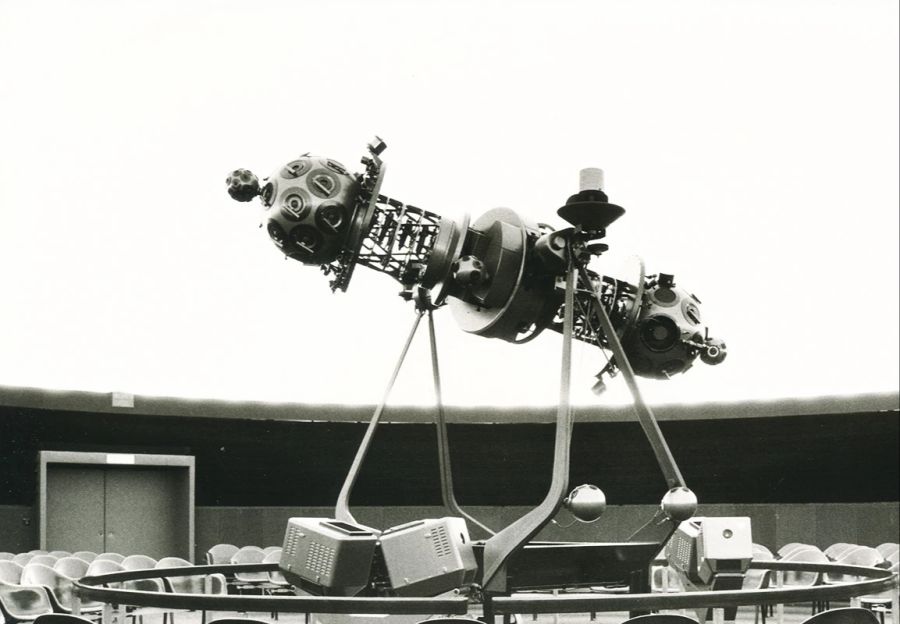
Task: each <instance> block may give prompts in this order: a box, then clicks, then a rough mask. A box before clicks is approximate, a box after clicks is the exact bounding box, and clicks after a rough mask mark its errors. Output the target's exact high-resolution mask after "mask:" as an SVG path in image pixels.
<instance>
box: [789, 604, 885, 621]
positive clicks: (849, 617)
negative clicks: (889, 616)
mask: <svg viewBox="0 0 900 624" xmlns="http://www.w3.org/2000/svg"><path fill="white" fill-rule="evenodd" d="M803 624H878V618H876V617H875V614H873V613H872V612H871V611H869V610H868V609H861V608H859V607H845V608H843V609H831V610H829V611H822V612H821V613H816V614H815V615H813V616H811V617H809V618H807V619H806V620H804V622H803Z"/></svg>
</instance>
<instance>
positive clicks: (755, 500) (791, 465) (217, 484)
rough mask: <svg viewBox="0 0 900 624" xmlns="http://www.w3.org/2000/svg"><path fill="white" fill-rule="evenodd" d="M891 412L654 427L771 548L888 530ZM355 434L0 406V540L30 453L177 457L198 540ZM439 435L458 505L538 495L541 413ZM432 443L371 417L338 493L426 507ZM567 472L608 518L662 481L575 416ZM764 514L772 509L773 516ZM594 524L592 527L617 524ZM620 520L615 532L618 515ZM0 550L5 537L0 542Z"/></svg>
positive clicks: (342, 461) (705, 491)
mask: <svg viewBox="0 0 900 624" xmlns="http://www.w3.org/2000/svg"><path fill="white" fill-rule="evenodd" d="M898 424H900V418H898V412H896V411H887V412H884V411H879V412H857V413H840V414H827V415H816V414H806V415H799V416H782V417H764V418H723V419H717V420H685V421H675V420H670V421H664V422H661V423H660V426H661V428H662V430H663V432H664V433H665V435H666V437H667V439H668V441H669V444H670V446H671V448H672V450H673V453H674V455H675V457H676V458H677V460H678V462H679V465H680V467H681V469H682V472H683V473H684V476H685V479H686V481H687V483H688V484H689V485H690V486H691V487H692V489H694V491H695V492H696V493H697V495H698V497H699V499H700V500H701V501H702V502H703V503H704V504H705V505H707V506H712V507H715V508H723V509H725V508H729V509H731V508H733V509H738V510H739V509H749V510H750V511H752V512H753V514H752V515H753V517H754V522H755V524H756V525H757V526H756V528H755V530H756V531H757V533H758V534H759V535H761V536H767V537H766V539H771V540H772V544H777V543H779V542H782V543H783V540H782V539H780V538H781V537H782V536H787V535H788V533H790V532H791V530H792V529H791V528H790V525H797V526H799V527H804V528H803V529H802V530H806V531H812V532H813V534H815V535H818V536H819V537H821V539H826V540H827V539H830V538H829V537H828V536H829V535H832V534H834V535H838V534H841V532H842V531H843V530H844V529H843V528H842V527H843V526H844V524H845V522H850V521H851V519H852V520H855V521H856V522H857V523H862V525H863V526H864V527H867V528H864V530H863V532H864V534H865V535H874V534H876V533H879V531H880V527H882V526H883V527H884V529H885V530H887V531H891V530H892V532H889V533H888V536H891V535H894V536H895V535H896V534H897V519H896V517H897V512H896V509H897V504H896V501H898V500H900V493H898V489H900V488H898V481H900V469H898V437H900V427H898ZM364 430H365V425H364V424H360V423H351V422H296V421H294V422H292V421H285V420H263V419H253V420H250V419H248V420H242V419H237V418H209V417H189V416H149V415H142V414H137V413H128V414H117V413H91V412H82V411H77V412H76V411H63V410H59V409H38V408H33V407H0V542H3V541H7V542H9V541H11V540H15V541H16V542H18V541H20V540H32V541H34V540H35V538H34V537H33V536H34V533H35V528H34V524H35V522H34V518H33V515H34V513H35V510H34V508H35V505H36V492H37V475H36V466H37V462H36V459H37V452H38V451H39V450H70V451H101V452H102V451H105V452H119V453H121V452H127V453H142V452H146V453H162V454H190V455H193V456H195V457H196V505H197V532H198V533H197V543H198V547H200V546H201V545H202V541H203V540H204V539H207V537H205V536H211V535H214V534H215V532H216V529H215V527H216V526H219V527H222V526H230V525H229V524H228V523H229V520H228V519H229V518H232V517H234V516H235V515H236V514H237V515H238V516H241V517H246V518H249V519H248V520H247V522H246V525H245V526H247V527H251V528H252V527H263V526H265V527H270V528H268V529H266V530H265V531H263V532H262V533H260V534H261V535H263V534H264V535H265V536H267V537H266V539H267V540H268V541H271V539H272V536H274V535H277V534H278V533H279V532H280V531H281V530H282V528H281V527H282V524H283V521H284V518H285V517H286V515H285V514H288V515H291V514H292V513H293V512H292V511H290V510H296V509H297V508H301V507H303V508H308V507H324V506H329V505H332V504H333V501H334V500H335V498H336V496H337V492H338V490H339V489H340V485H341V481H342V479H343V475H344V471H345V470H346V468H347V467H348V466H349V465H350V462H351V461H352V458H353V454H354V452H355V449H356V446H357V444H358V442H359V440H360V439H361V438H362V435H363V432H364ZM450 442H451V445H452V455H453V458H452V459H453V462H454V464H453V465H454V479H455V482H456V487H457V494H458V498H459V499H460V502H461V503H462V504H464V505H468V506H480V507H482V508H483V509H484V513H486V514H487V515H489V516H491V517H492V518H496V522H500V523H503V522H505V520H504V517H505V516H504V517H501V516H502V515H503V514H509V513H515V508H517V507H518V508H524V507H526V506H528V505H533V504H535V503H537V502H538V501H539V500H540V499H541V498H542V496H543V494H544V492H545V490H546V488H547V485H548V483H549V476H550V462H551V451H552V444H553V425H551V424H541V423H527V424H503V425H498V424H452V425H451V426H450ZM435 445H436V442H435V434H434V427H433V425H430V424H421V423H419V424H409V423H404V424H385V425H383V427H382V428H381V429H380V430H379V433H378V435H377V436H376V438H375V443H374V445H373V448H372V450H371V452H370V454H369V457H368V459H367V463H366V465H365V468H364V470H363V473H362V475H361V476H360V479H359V481H358V483H357V486H356V489H355V491H354V498H353V502H354V504H356V505H360V506H363V507H368V508H370V509H369V510H368V511H367V512H366V513H372V514H375V515H378V514H381V515H380V516H378V517H382V516H384V514H388V515H390V513H393V512H391V511H389V510H391V509H393V508H403V509H404V510H405V511H403V513H404V514H406V513H407V512H408V513H413V514H414V512H415V509H417V508H419V509H420V508H422V507H429V506H436V505H439V504H440V493H439V490H438V483H439V481H438V467H437V461H436V456H435ZM583 482H589V483H594V484H596V485H598V486H600V487H601V488H602V489H603V490H604V491H605V492H606V495H607V498H608V500H609V501H610V504H611V505H614V506H616V507H614V509H621V510H622V511H617V512H614V513H613V514H612V515H611V516H610V517H619V516H621V517H623V518H624V517H626V516H628V517H629V518H631V516H630V515H629V514H637V515H640V512H641V510H642V509H644V507H643V506H652V505H655V504H657V503H658V501H659V499H660V497H661V495H662V494H663V490H664V482H663V479H662V476H661V474H660V472H659V469H658V467H657V466H656V463H655V461H654V459H653V455H652V453H651V451H650V447H649V444H648V443H647V441H646V439H645V438H644V437H643V434H642V432H641V429H640V427H639V425H638V424H637V423H634V422H582V423H578V424H576V426H575V432H574V438H573V444H572V471H571V483H572V484H573V485H575V484H578V483H583ZM879 503H880V504H881V505H878V504H879ZM853 504H856V505H853ZM858 504H870V505H869V506H868V507H866V506H865V505H863V506H862V507H860V506H859V505H858ZM842 506H843V507H842ZM503 508H507V509H503ZM839 508H840V509H843V510H844V511H840V510H839ZM235 509H236V510H237V511H234V510H235ZM866 509H869V510H873V511H871V512H866V511H865V510H866ZM629 510H630V511H629ZM835 510H838V511H835ZM750 511H748V512H744V511H741V512H740V513H748V514H749V513H750ZM498 514H499V515H498ZM774 514H781V515H782V516H783V517H782V518H781V520H780V521H779V520H777V519H776V518H775V516H774ZM791 514H793V515H791ZM841 514H843V515H841ZM401 515H402V514H401ZM757 516H758V518H759V519H757ZM413 517H414V516H413ZM770 517H771V520H767V518H770ZM851 517H852V518H851ZM635 519H637V516H635ZM609 522H611V521H610V520H609V518H607V525H608V527H609V526H613V527H616V526H619V524H616V522H613V524H609ZM223 523H224V524H223ZM620 524H621V526H622V527H623V529H622V530H625V529H624V527H627V526H630V520H629V522H625V521H623V522H621V523H620ZM210 527H212V528H210ZM816 527H818V528H816ZM891 527H893V528H892V529H891ZM607 530H612V531H613V533H615V531H617V530H618V529H608V528H607ZM798 530H799V529H798ZM29 535H31V536H32V537H30V538H29V537H28V536H29ZM799 537H800V536H792V537H791V539H789V540H787V541H794V540H795V539H798V538H799ZM887 539H888V538H885V540H884V541H886V540H887ZM758 541H761V542H763V543H766V541H764V540H763V539H760V540H758ZM798 541H813V540H812V539H805V540H799V539H798ZM834 541H843V540H839V539H836V540H834ZM825 545H827V544H825ZM4 549H11V548H10V546H7V545H4V544H3V543H0V550H4Z"/></svg>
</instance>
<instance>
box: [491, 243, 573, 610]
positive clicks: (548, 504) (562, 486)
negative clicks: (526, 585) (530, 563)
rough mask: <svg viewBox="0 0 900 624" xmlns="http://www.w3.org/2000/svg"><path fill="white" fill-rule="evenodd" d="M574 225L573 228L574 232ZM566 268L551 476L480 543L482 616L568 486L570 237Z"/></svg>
mask: <svg viewBox="0 0 900 624" xmlns="http://www.w3.org/2000/svg"><path fill="white" fill-rule="evenodd" d="M577 230H578V228H576V233H577ZM567 256H568V267H567V269H566V295H565V316H564V319H563V348H562V366H561V374H560V389H559V408H558V409H557V412H556V438H555V442H554V447H553V476H552V479H551V481H550V489H549V491H548V492H547V495H546V496H545V497H544V500H543V501H542V502H541V504H540V505H538V506H537V507H535V508H534V509H532V510H531V511H529V512H528V513H527V514H525V515H524V516H522V517H521V518H519V519H518V520H516V521H515V522H513V523H512V524H510V525H509V526H508V527H506V528H505V529H503V530H502V531H500V532H499V533H497V534H496V535H494V536H493V537H492V538H490V539H489V540H487V542H486V543H485V545H484V566H483V569H484V572H483V575H482V584H483V586H484V589H485V594H486V595H485V615H489V612H490V611H491V609H490V597H491V595H496V594H501V593H505V592H506V591H507V584H506V562H507V559H508V558H509V557H510V555H512V554H513V553H514V552H516V551H517V550H519V549H520V548H522V547H523V546H524V545H525V544H526V543H527V542H528V541H529V540H531V538H533V537H534V536H535V535H537V533H538V531H540V530H541V529H542V528H543V527H544V525H546V524H547V523H548V522H550V520H551V519H552V518H553V516H554V515H556V512H557V511H559V508H560V506H561V505H562V501H563V498H565V496H566V493H567V492H566V490H567V488H568V485H569V448H570V443H571V441H572V408H571V405H570V396H569V394H570V392H569V391H570V388H571V380H572V318H573V309H574V307H575V277H576V268H575V260H574V258H573V257H572V256H573V254H572V250H571V239H570V241H569V249H568V253H567ZM488 621H489V622H490V621H491V619H490V616H489V618H488Z"/></svg>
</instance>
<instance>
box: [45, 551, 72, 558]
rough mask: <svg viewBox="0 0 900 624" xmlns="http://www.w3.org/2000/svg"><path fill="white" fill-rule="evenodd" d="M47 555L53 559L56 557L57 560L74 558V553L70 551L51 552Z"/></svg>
mask: <svg viewBox="0 0 900 624" xmlns="http://www.w3.org/2000/svg"><path fill="white" fill-rule="evenodd" d="M47 554H48V555H50V556H51V557H56V558H57V559H62V558H63V557H71V556H72V553H70V552H69V551H68V550H51V551H50V552H49V553H47Z"/></svg>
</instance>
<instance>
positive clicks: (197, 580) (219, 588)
mask: <svg viewBox="0 0 900 624" xmlns="http://www.w3.org/2000/svg"><path fill="white" fill-rule="evenodd" d="M182 567H185V568H190V567H193V564H192V563H191V562H190V561H188V560H186V559H182V558H180V557H163V558H162V559H160V560H159V561H157V562H156V568H157V569H162V568H182ZM186 571H187V570H186ZM163 581H164V582H165V584H166V589H167V590H168V591H170V592H172V593H176V594H207V595H212V596H225V595H227V594H228V584H227V582H226V581H225V576H224V575H222V574H218V573H217V574H206V575H196V574H195V575H192V576H167V577H165V578H164V579H163ZM200 621H201V624H205V622H206V611H202V612H201V620H200Z"/></svg>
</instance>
